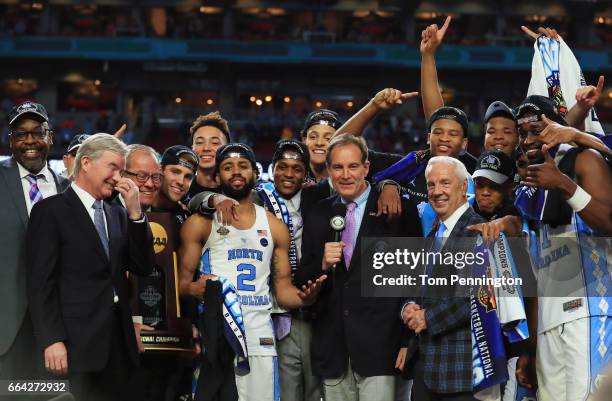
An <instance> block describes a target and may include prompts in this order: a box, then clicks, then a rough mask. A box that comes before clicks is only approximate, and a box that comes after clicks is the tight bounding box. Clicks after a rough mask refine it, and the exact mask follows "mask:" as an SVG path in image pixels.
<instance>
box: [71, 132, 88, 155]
mask: <svg viewBox="0 0 612 401" xmlns="http://www.w3.org/2000/svg"><path fill="white" fill-rule="evenodd" d="M90 136H91V135H87V134H80V135H75V136H73V137H72V139H71V140H70V143H69V144H68V148H67V149H66V154H68V153H70V152H72V151H73V150H76V149H78V148H79V147H80V146H81V145H82V144H83V141H85V139H87V138H89V137H90Z"/></svg>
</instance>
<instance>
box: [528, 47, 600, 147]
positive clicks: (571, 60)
mask: <svg viewBox="0 0 612 401" xmlns="http://www.w3.org/2000/svg"><path fill="white" fill-rule="evenodd" d="M533 48H534V55H533V62H532V63H531V81H530V82H529V89H528V90H527V96H530V95H541V96H547V97H549V98H552V99H553V100H554V101H555V104H556V105H557V107H559V111H560V112H561V114H563V115H565V113H566V112H567V110H569V109H571V108H572V106H574V105H575V104H576V91H577V90H578V88H579V87H580V86H585V85H586V81H585V80H584V76H583V75H582V70H581V69H580V65H579V64H578V60H576V57H575V56H574V54H573V53H572V50H571V49H570V48H569V46H568V45H567V44H566V43H565V42H564V41H563V39H559V41H556V40H553V39H550V38H547V37H546V36H540V37H539V38H538V39H537V40H536V41H535V43H534V44H533ZM584 123H585V131H586V132H589V133H592V134H595V135H598V136H599V135H604V130H603V128H602V127H601V124H600V123H599V120H598V118H597V114H596V113H595V108H592V109H591V112H590V113H589V115H588V117H587V118H586V120H585V121H584Z"/></svg>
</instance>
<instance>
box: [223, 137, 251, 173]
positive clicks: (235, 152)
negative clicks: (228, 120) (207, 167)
mask: <svg viewBox="0 0 612 401" xmlns="http://www.w3.org/2000/svg"><path fill="white" fill-rule="evenodd" d="M230 157H240V158H243V159H247V160H249V161H250V162H251V165H252V166H253V170H255V171H258V170H257V164H256V163H255V153H253V149H251V147H250V146H249V145H246V144H244V143H238V142H234V143H228V144H225V145H223V146H221V147H220V148H219V149H217V154H216V156H215V171H219V166H220V165H221V162H222V161H223V160H225V159H229V158H230Z"/></svg>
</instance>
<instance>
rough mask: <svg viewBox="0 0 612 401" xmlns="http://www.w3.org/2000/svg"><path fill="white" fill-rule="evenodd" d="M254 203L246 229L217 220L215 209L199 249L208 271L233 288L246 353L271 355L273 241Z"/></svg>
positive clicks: (265, 219) (272, 354) (265, 220)
mask: <svg viewBox="0 0 612 401" xmlns="http://www.w3.org/2000/svg"><path fill="white" fill-rule="evenodd" d="M254 206H255V216H256V218H255V224H253V226H252V227H251V228H249V229H247V230H239V229H237V228H235V227H232V226H223V225H221V224H219V223H217V218H216V217H217V216H216V213H215V215H214V216H213V218H212V228H211V232H210V235H209V237H208V240H207V241H206V243H205V244H204V248H203V249H202V263H203V264H208V268H209V269H210V270H209V271H210V273H211V274H215V275H217V276H223V277H225V278H226V279H227V280H229V282H231V283H232V284H233V286H234V287H235V288H236V292H237V293H238V299H239V301H240V305H241V308H242V318H243V322H244V330H245V335H246V343H247V350H248V354H249V356H254V355H260V356H275V355H276V348H275V342H274V329H273V327H272V320H271V316H270V311H271V308H272V299H271V294H270V285H269V280H270V263H271V260H272V253H273V249H274V243H273V241H272V233H271V231H270V227H269V225H268V217H267V215H266V211H265V209H264V208H263V207H261V206H257V205H254ZM207 270H208V269H207Z"/></svg>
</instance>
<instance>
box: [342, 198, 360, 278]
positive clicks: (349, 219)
mask: <svg viewBox="0 0 612 401" xmlns="http://www.w3.org/2000/svg"><path fill="white" fill-rule="evenodd" d="M356 207H357V204H356V203H355V202H349V203H347V204H346V226H345V227H344V231H342V237H341V239H342V242H344V249H343V250H342V253H343V254H344V267H345V268H346V270H348V269H349V266H350V265H351V259H352V257H353V250H354V249H355V244H354V239H355V208H356Z"/></svg>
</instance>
